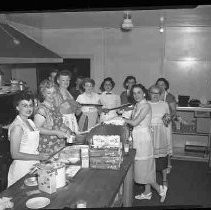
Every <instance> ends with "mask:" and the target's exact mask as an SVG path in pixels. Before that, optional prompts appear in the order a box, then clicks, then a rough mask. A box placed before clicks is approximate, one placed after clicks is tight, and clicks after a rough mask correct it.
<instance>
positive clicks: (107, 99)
mask: <svg viewBox="0 0 211 210" xmlns="http://www.w3.org/2000/svg"><path fill="white" fill-rule="evenodd" d="M114 86H115V82H114V81H113V79H112V78H111V77H107V78H105V79H104V80H103V82H102V84H101V86H100V90H101V91H102V93H101V94H100V103H101V104H102V105H103V107H102V113H101V114H100V121H101V122H103V121H106V120H110V119H112V118H114V117H116V116H118V114H117V110H111V111H109V110H108V109H112V108H115V107H119V106H120V104H121V102H120V96H119V95H117V94H114V93H113V91H112V90H113V88H114Z"/></svg>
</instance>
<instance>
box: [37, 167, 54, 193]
mask: <svg viewBox="0 0 211 210" xmlns="http://www.w3.org/2000/svg"><path fill="white" fill-rule="evenodd" d="M38 189H39V190H40V191H43V192H46V193H49V194H52V193H54V192H56V171H55V169H54V168H53V166H50V165H45V164H40V165H39V167H38Z"/></svg>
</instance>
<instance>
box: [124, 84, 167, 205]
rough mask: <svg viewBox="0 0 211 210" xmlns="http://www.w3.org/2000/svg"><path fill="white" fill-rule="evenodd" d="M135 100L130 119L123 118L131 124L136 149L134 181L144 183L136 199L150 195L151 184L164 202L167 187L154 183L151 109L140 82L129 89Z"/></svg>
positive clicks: (146, 197)
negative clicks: (143, 187) (143, 188)
mask: <svg viewBox="0 0 211 210" xmlns="http://www.w3.org/2000/svg"><path fill="white" fill-rule="evenodd" d="M131 91H132V93H133V97H134V99H135V101H136V105H135V107H134V110H133V113H132V119H131V120H128V119H125V122H126V123H128V124H130V125H131V126H133V127H134V128H133V131H132V134H133V147H134V148H135V149H136V156H135V166H134V170H135V174H134V179H135V182H136V183H139V184H144V185H145V190H144V192H143V193H141V194H140V195H137V196H135V198H136V199H140V200H141V199H148V200H150V199H151V197H152V192H151V186H152V187H153V188H154V189H155V190H156V191H157V192H158V193H159V195H160V196H161V199H160V201H161V202H164V200H165V197H166V192H167V187H166V186H162V185H158V184H157V183H156V171H155V159H154V157H153V143H152V135H151V130H150V125H151V118H152V110H151V107H150V105H149V103H148V102H147V101H146V99H145V96H146V89H145V88H144V86H143V85H141V84H136V85H134V86H133V87H132V89H131Z"/></svg>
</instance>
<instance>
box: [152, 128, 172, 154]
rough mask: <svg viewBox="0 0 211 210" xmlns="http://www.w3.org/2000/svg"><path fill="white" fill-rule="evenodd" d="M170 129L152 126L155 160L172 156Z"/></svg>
mask: <svg viewBox="0 0 211 210" xmlns="http://www.w3.org/2000/svg"><path fill="white" fill-rule="evenodd" d="M169 127H170V125H169ZM169 127H165V126H164V125H163V124H157V125H152V130H153V132H152V134H153V138H152V139H153V149H154V157H155V158H159V157H165V156H167V155H168V154H172V140H171V138H172V136H171V130H170V128H169Z"/></svg>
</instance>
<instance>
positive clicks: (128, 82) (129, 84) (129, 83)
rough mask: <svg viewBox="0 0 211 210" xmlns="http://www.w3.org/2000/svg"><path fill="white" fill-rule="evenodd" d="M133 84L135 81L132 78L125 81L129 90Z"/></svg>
mask: <svg viewBox="0 0 211 210" xmlns="http://www.w3.org/2000/svg"><path fill="white" fill-rule="evenodd" d="M135 84H136V82H135V80H134V79H129V80H128V81H127V83H126V86H127V89H129V90H130V89H131V88H132V86H133V85H135Z"/></svg>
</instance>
